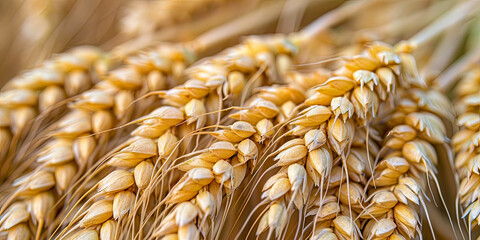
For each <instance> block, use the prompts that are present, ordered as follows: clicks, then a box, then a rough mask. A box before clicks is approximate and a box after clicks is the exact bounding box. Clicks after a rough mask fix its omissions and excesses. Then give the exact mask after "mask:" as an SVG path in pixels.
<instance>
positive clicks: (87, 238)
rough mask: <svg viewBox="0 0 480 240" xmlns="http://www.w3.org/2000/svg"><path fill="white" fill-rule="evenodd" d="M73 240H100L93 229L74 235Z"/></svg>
mask: <svg viewBox="0 0 480 240" xmlns="http://www.w3.org/2000/svg"><path fill="white" fill-rule="evenodd" d="M71 239H79V240H98V233H97V231H95V230H93V229H85V230H81V231H80V232H78V233H76V234H75V235H73V236H72V238H71Z"/></svg>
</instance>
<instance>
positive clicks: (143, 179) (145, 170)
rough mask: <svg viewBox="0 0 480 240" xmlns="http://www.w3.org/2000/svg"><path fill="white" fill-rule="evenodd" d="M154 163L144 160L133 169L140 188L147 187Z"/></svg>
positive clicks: (136, 182)
mask: <svg viewBox="0 0 480 240" xmlns="http://www.w3.org/2000/svg"><path fill="white" fill-rule="evenodd" d="M153 167H154V166H153V163H151V162H149V161H143V162H141V163H139V164H138V165H137V166H136V167H135V170H134V171H133V176H134V178H135V184H136V185H137V187H138V188H139V189H145V188H146V187H147V186H148V183H149V182H150V179H151V177H152V173H153Z"/></svg>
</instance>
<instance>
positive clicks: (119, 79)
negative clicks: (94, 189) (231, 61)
mask: <svg viewBox="0 0 480 240" xmlns="http://www.w3.org/2000/svg"><path fill="white" fill-rule="evenodd" d="M157 51H159V52H156V51H152V52H148V53H146V54H140V55H139V56H138V57H131V58H130V59H129V60H128V61H127V63H128V65H126V66H123V67H120V68H118V69H115V70H112V71H110V72H109V73H108V75H107V76H106V79H105V80H103V81H100V82H99V83H97V84H96V85H95V86H94V87H93V88H92V89H91V90H88V91H86V92H84V93H82V94H81V95H80V96H79V97H78V98H77V99H76V100H75V101H73V102H72V103H70V108H71V109H72V111H71V112H70V113H68V114H67V115H66V116H65V117H64V118H62V119H60V120H59V121H58V122H56V123H55V124H54V125H53V126H54V129H53V130H52V131H51V132H52V133H51V138H50V139H48V142H47V144H46V145H45V146H43V147H42V148H41V149H40V150H39V151H38V152H37V153H34V156H35V157H36V161H37V162H39V163H41V164H42V165H41V166H40V167H39V169H43V168H46V169H45V170H40V171H41V172H42V171H46V172H48V173H50V172H52V173H54V174H55V178H54V177H53V174H52V181H53V185H49V186H48V188H46V189H35V190H36V191H37V192H36V194H41V193H42V191H45V190H47V189H49V188H51V187H56V188H57V191H58V192H59V193H60V194H63V193H64V192H65V191H66V190H67V187H68V186H70V184H71V182H72V181H73V180H74V179H75V175H76V174H71V173H75V172H76V171H77V170H80V171H83V169H85V168H87V167H88V166H89V165H90V164H91V160H92V159H93V158H94V157H95V153H97V154H98V149H100V147H102V145H103V144H104V143H106V142H107V141H108V140H109V135H108V134H102V135H98V136H92V135H91V134H100V133H103V131H106V130H109V129H110V128H112V127H113V126H115V125H116V122H120V123H121V122H122V121H123V122H124V121H125V120H128V118H129V117H130V116H131V115H132V113H128V112H129V111H130V110H129V109H128V105H129V104H131V103H132V101H133V98H134V96H133V95H132V90H136V91H138V92H141V91H144V90H142V88H141V87H142V85H143V84H142V81H143V80H142V77H143V76H147V75H149V73H151V72H156V75H155V76H156V77H150V78H149V83H150V86H154V87H159V86H162V85H163V86H165V85H166V83H165V82H168V81H171V82H175V81H177V82H179V81H180V79H179V77H180V75H181V74H180V73H178V72H173V71H182V68H183V67H178V66H180V65H183V64H186V63H188V60H187V58H186V57H185V56H186V55H185V54H186V52H185V51H184V49H183V48H181V47H176V46H172V47H171V48H170V45H169V46H164V47H160V48H159V49H157ZM183 61H185V63H184V62H183ZM64 65H67V66H69V65H68V64H64ZM173 66H177V67H175V69H174V67H173ZM159 74H160V75H161V76H163V75H167V74H172V75H175V76H177V77H178V78H175V79H167V78H166V77H159V76H160V75H159ZM157 82H164V83H157ZM155 83H156V84H155ZM152 90H157V89H152ZM156 114H159V115H160V116H158V117H159V118H160V119H162V117H164V118H166V120H164V121H167V123H170V122H172V120H169V118H171V116H169V114H168V109H160V110H159V111H158V112H156ZM162 114H163V115H164V116H162ZM182 115H183V114H182ZM115 118H117V119H115ZM181 120H183V116H182V119H181ZM181 120H180V121H181ZM96 144H98V146H96ZM36 171H39V170H36ZM25 184H28V182H26V183H25ZM19 187H20V189H21V188H22V187H21V186H19ZM18 194H20V191H19V190H17V191H16V192H15V193H14V194H13V195H12V196H11V197H10V199H9V200H8V202H11V201H13V200H14V199H16V198H17V196H18ZM8 202H7V204H8ZM5 207H6V206H5ZM5 207H4V208H3V209H5ZM36 226H38V229H37V231H36V235H37V237H39V236H40V234H41V233H42V227H43V226H42V225H38V224H37V225H36Z"/></svg>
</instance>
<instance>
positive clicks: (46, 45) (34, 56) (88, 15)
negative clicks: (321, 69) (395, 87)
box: [0, 0, 455, 86]
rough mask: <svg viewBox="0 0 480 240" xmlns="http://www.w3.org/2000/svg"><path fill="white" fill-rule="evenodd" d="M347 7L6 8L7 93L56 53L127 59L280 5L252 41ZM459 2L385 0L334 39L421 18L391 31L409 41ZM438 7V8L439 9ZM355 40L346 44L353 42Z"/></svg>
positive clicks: (312, 2) (2, 51)
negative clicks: (84, 49) (86, 51)
mask: <svg viewBox="0 0 480 240" xmlns="http://www.w3.org/2000/svg"><path fill="white" fill-rule="evenodd" d="M343 2H344V1H343V0H299V1H297V0H276V1H275V0H133V1H128V0H88V1H87V0H80V1H75V0H9V1H0V26H2V27H1V28H0V36H2V37H1V38H0V86H3V85H4V83H5V82H6V81H8V80H9V79H11V78H12V77H14V76H16V75H18V74H20V73H21V72H22V71H25V70H27V69H31V68H33V67H36V66H38V65H40V64H41V62H42V61H44V60H45V59H47V58H48V57H49V56H51V55H52V54H54V53H60V52H64V51H66V50H68V49H70V48H73V47H76V46H80V45H93V46H98V47H101V48H102V49H103V50H106V51H112V50H114V51H112V53H117V54H128V53H130V52H134V51H137V50H140V49H144V48H145V47H148V46H153V45H154V44H155V43H156V42H159V41H162V40H169V41H182V40H189V39H191V38H193V37H195V36H196V35H198V34H200V33H202V32H204V31H206V30H207V29H211V28H213V27H215V26H218V25H220V24H222V23H224V22H227V21H229V20H231V19H234V18H236V17H239V16H241V15H244V14H247V13H248V12H251V11H253V10H255V9H258V8H260V7H262V6H267V5H275V4H277V5H281V7H283V12H282V15H281V16H280V18H278V20H277V21H274V22H272V24H271V26H270V27H266V28H265V27H264V28H261V29H257V31H255V32H252V34H254V33H255V34H259V33H268V32H291V31H295V30H298V29H300V28H301V27H302V26H304V25H306V24H308V23H309V22H311V21H312V20H314V19H315V18H317V17H318V16H320V15H322V14H323V13H325V12H327V11H329V10H331V9H333V8H335V7H337V6H339V5H340V4H342V3H343ZM453 2H455V1H451V0H443V1H441V0H436V1H433V0H405V1H395V0H384V1H383V3H381V4H375V7H373V8H372V9H371V10H369V11H368V13H357V14H356V15H357V16H355V18H354V19H355V20H354V21H351V22H350V23H348V24H344V25H342V26H341V28H343V29H342V31H338V32H337V33H335V34H336V35H342V34H343V35H345V34H347V35H350V36H351V35H352V33H354V32H357V31H356V30H359V29H376V28H377V27H379V26H382V25H385V24H384V23H386V22H392V21H393V20H402V18H406V17H412V15H414V13H417V14H418V13H421V14H423V15H424V16H423V19H424V20H423V22H422V21H420V22H418V23H419V24H418V26H416V27H415V28H411V29H398V30H397V31H391V29H390V30H389V32H390V34H392V33H395V32H398V33H399V34H397V36H389V37H395V38H391V39H399V37H402V36H409V34H410V32H411V31H414V30H415V29H417V28H418V27H422V26H423V25H422V24H426V23H427V22H428V20H429V19H431V18H433V17H435V16H437V15H438V14H440V13H441V12H443V11H442V10H445V9H447V8H448V7H449V6H451V5H452V3H453ZM295 5H301V6H300V7H299V6H295ZM433 5H435V7H433V8H432V6H433ZM430 15H431V16H430ZM418 17H419V16H417V18H418ZM399 27H401V26H399ZM403 27H405V26H403ZM384 30H385V29H384ZM387 30H388V29H387ZM409 30H410V32H409ZM382 31H383V30H382ZM335 34H334V35H335ZM350 36H348V37H347V38H348V39H349V41H351V38H350ZM335 37H338V38H341V36H335ZM324 40H327V39H324ZM382 40H384V39H382ZM237 41H238V39H234V40H232V42H230V43H229V44H234V43H235V42H237ZM384 41H386V40H384ZM220 47H225V46H219V48H220Z"/></svg>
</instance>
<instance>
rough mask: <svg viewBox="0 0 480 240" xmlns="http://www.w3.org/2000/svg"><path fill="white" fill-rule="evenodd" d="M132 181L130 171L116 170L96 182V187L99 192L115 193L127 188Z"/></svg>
mask: <svg viewBox="0 0 480 240" xmlns="http://www.w3.org/2000/svg"><path fill="white" fill-rule="evenodd" d="M134 182H135V180H134V178H133V174H132V173H130V172H127V171H125V170H116V171H114V172H112V173H110V174H108V175H107V176H106V177H104V178H103V179H102V180H101V181H100V182H98V185H97V188H98V191H99V192H100V193H115V192H118V191H122V190H124V189H127V188H128V187H130V186H132V185H133V184H134Z"/></svg>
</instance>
